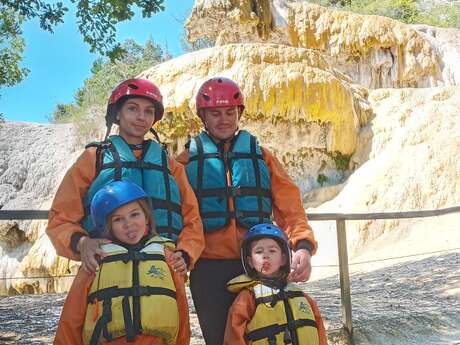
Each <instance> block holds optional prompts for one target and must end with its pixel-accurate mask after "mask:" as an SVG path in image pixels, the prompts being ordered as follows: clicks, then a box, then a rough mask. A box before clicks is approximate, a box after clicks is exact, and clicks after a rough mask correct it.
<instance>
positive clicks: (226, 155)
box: [222, 151, 235, 160]
mask: <svg viewBox="0 0 460 345" xmlns="http://www.w3.org/2000/svg"><path fill="white" fill-rule="evenodd" d="M222 156H223V157H224V159H225V160H227V159H232V158H233V157H235V154H234V153H233V152H231V151H226V152H224V153H223V154H222Z"/></svg>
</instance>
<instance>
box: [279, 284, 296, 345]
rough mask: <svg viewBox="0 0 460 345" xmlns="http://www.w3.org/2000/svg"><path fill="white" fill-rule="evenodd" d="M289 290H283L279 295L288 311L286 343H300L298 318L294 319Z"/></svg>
mask: <svg viewBox="0 0 460 345" xmlns="http://www.w3.org/2000/svg"><path fill="white" fill-rule="evenodd" d="M287 292H288V291H284V290H281V291H280V292H279V293H278V295H280V298H281V299H282V301H283V304H284V312H285V313H286V320H287V325H286V326H287V327H286V330H285V331H284V343H285V344H289V343H292V345H299V338H298V337H297V328H298V327H297V325H296V320H294V315H293V313H292V308H291V305H290V304H289V299H288V298H287V294H286V293H287Z"/></svg>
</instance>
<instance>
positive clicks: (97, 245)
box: [77, 236, 111, 273]
mask: <svg viewBox="0 0 460 345" xmlns="http://www.w3.org/2000/svg"><path fill="white" fill-rule="evenodd" d="M108 243H111V241H110V240H108V239H105V238H90V237H88V236H83V237H81V238H80V240H79V241H78V244H77V250H78V251H79V252H80V257H81V266H82V267H83V269H84V270H85V271H86V272H88V273H94V272H96V270H97V269H98V267H99V263H98V258H101V259H102V258H105V257H106V255H107V254H106V253H105V252H104V251H103V250H102V249H101V245H103V244H108Z"/></svg>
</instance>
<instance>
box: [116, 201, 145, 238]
mask: <svg viewBox="0 0 460 345" xmlns="http://www.w3.org/2000/svg"><path fill="white" fill-rule="evenodd" d="M110 224H111V227H112V234H113V236H115V238H116V239H117V240H119V241H120V242H123V243H127V244H136V243H138V242H139V241H140V240H141V239H142V237H143V236H144V234H145V229H146V227H147V218H146V217H145V214H144V211H143V210H142V208H141V206H140V205H139V203H138V202H136V201H133V202H130V203H129V204H126V205H123V206H121V207H120V208H118V209H116V210H115V211H114V212H113V213H112V215H111V216H110Z"/></svg>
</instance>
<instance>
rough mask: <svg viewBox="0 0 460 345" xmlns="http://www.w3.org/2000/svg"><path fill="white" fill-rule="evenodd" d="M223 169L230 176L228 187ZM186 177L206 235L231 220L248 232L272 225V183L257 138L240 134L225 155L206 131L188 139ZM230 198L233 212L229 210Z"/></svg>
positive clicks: (244, 132)
mask: <svg viewBox="0 0 460 345" xmlns="http://www.w3.org/2000/svg"><path fill="white" fill-rule="evenodd" d="M226 166H228V168H229V169H230V173H231V186H228V184H227V175H226ZM186 170H187V176H188V179H189V182H190V184H191V186H192V188H193V190H194V191H195V195H196V197H197V199H198V203H199V205H200V213H201V219H202V221H203V226H204V229H205V231H206V232H212V231H215V230H219V229H221V228H222V227H223V226H225V225H226V224H228V222H229V221H230V219H231V218H236V221H237V223H238V225H239V226H241V227H243V228H246V229H249V228H250V227H252V226H253V225H256V224H259V223H271V215H272V199H271V180H270V172H269V170H268V167H267V164H265V161H264V159H263V156H262V151H261V149H260V146H259V144H258V143H257V138H256V137H254V136H252V135H251V134H249V133H248V132H246V131H240V132H239V134H238V135H237V136H236V137H235V138H234V139H233V142H232V146H231V148H230V150H229V151H228V152H223V145H219V147H218V146H217V145H216V144H215V143H214V141H213V140H212V139H211V138H210V137H209V135H208V134H207V133H205V132H202V133H201V134H200V135H198V136H197V137H195V138H193V139H191V141H190V146H189V162H188V164H187V168H186ZM228 198H233V200H234V205H235V207H234V208H235V211H230V209H229V203H228Z"/></svg>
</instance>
